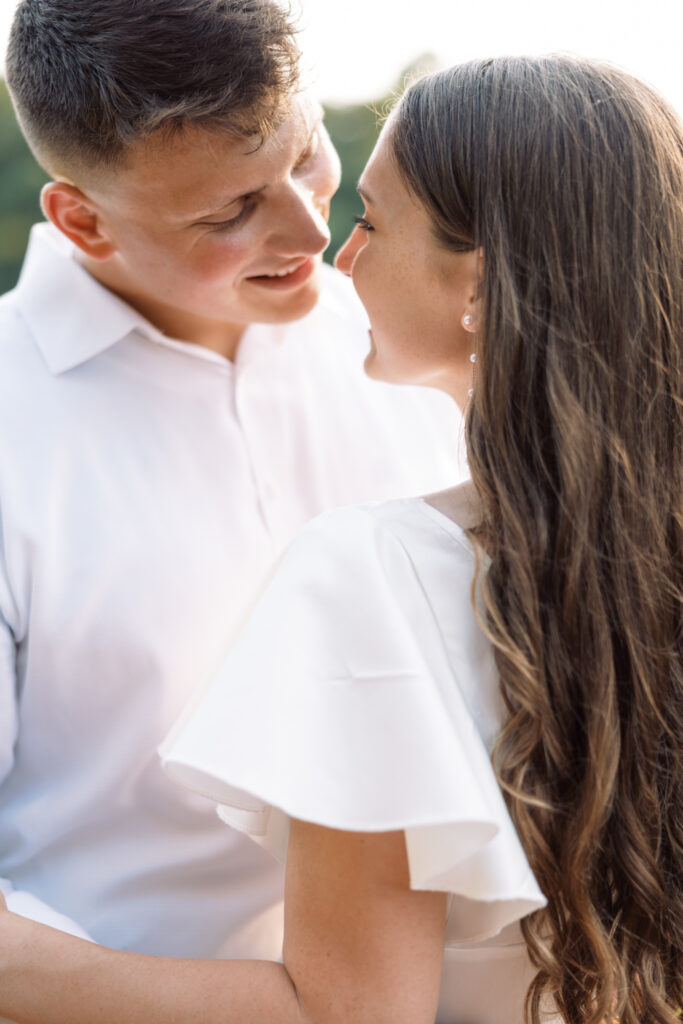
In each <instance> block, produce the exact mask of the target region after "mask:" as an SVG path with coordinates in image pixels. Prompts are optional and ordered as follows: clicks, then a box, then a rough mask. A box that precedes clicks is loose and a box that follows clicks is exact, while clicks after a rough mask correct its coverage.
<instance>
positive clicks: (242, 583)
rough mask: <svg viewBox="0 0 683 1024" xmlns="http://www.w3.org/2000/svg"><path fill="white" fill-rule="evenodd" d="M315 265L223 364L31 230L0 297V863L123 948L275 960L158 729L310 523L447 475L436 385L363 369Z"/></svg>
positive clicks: (26, 897)
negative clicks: (313, 299) (312, 289)
mask: <svg viewBox="0 0 683 1024" xmlns="http://www.w3.org/2000/svg"><path fill="white" fill-rule="evenodd" d="M324 273H325V283H324V288H323V294H322V297H321V300H320V302H319V304H318V306H317V307H316V309H315V310H314V311H313V312H312V313H310V314H309V315H308V316H307V317H305V318H304V319H302V320H300V321H298V322H296V323H293V324H287V325H277V326H272V325H263V324H254V325H252V326H250V327H249V328H248V329H247V330H246V332H245V335H244V338H243V341H242V343H241V345H240V348H239V351H238V355H237V359H236V361H235V363H230V362H228V361H227V360H225V359H223V358H222V357H221V356H219V355H217V354H215V353H213V352H210V351H208V350H206V349H204V348H201V347H199V346H196V345H191V344H187V343H184V342H179V341H173V340H171V339H168V338H166V337H164V336H163V335H162V334H160V333H159V331H157V330H156V329H155V328H154V327H153V326H152V325H150V324H149V323H148V322H146V321H145V320H143V319H142V318H141V317H140V316H139V315H138V314H137V313H136V312H135V311H134V310H133V309H131V308H130V307H129V306H127V305H126V304H125V303H123V302H122V301H120V300H119V299H118V298H116V297H115V296H114V295H112V294H111V293H110V292H109V291H107V290H106V289H105V288H103V287H101V286H100V285H99V284H98V283H97V282H96V281H95V280H94V279H93V278H92V277H91V276H90V275H89V274H88V273H87V272H86V271H85V270H84V269H83V268H81V267H80V266H79V265H78V263H77V262H76V261H75V259H74V250H73V247H72V246H71V245H70V243H69V242H68V241H67V240H66V239H65V238H63V237H62V236H61V235H60V234H59V233H58V232H57V231H56V230H55V229H53V228H52V227H51V226H48V225H39V226H37V227H36V228H34V230H33V234H32V237H31V242H30V246H29V251H28V254H27V258H26V264H25V267H24V270H23V273H22V276H21V279H20V282H19V284H18V286H17V288H16V289H15V290H14V291H13V292H11V293H9V294H8V295H6V296H5V297H4V298H2V299H1V300H0V875H2V876H4V878H5V879H6V881H5V882H4V883H3V888H4V889H5V891H7V892H10V896H9V904H10V907H11V908H13V909H16V910H17V911H19V912H21V911H23V912H25V913H27V914H28V915H32V916H36V917H38V918H42V919H43V920H46V921H48V922H49V923H53V924H55V925H57V926H62V927H66V928H69V927H73V928H74V930H78V929H79V928H80V929H83V930H84V931H85V932H86V933H87V934H89V935H91V936H92V937H93V938H94V939H95V940H97V941H98V942H102V943H106V944H107V945H112V946H116V947H119V948H126V949H132V950H139V951H142V952H152V953H157V954H167V955H174V956H214V955H217V954H218V955H240V956H253V957H259V956H264V957H268V956H277V955H279V941H280V936H279V930H278V928H277V927H275V926H274V924H273V920H274V917H273V913H272V912H271V911H272V908H273V907H276V906H277V904H278V903H279V901H280V899H281V896H282V876H281V871H280V868H279V867H278V866H277V864H276V863H275V861H273V860H271V858H270V857H269V856H268V855H267V854H265V853H263V852H262V851H261V850H259V849H256V848H254V847H253V845H252V844H250V843H249V842H248V841H247V840H245V839H244V838H243V837H242V836H240V835H239V834H237V833H235V832H233V831H232V830H231V829H229V828H228V827H226V825H224V824H223V823H222V822H220V821H219V820H218V818H217V816H216V814H215V811H214V808H213V806H212V805H211V804H210V803H209V802H208V801H205V800H203V799H202V798H201V797H196V796H193V795H192V794H190V793H188V792H186V791H185V790H183V789H181V788H180V787H179V786H176V785H174V784H173V783H172V782H170V781H169V780H168V779H167V778H166V777H165V775H164V774H163V772H162V771H161V768H160V765H159V761H158V757H157V754H156V749H157V747H158V745H159V743H160V742H161V741H162V740H163V738H164V737H165V736H166V734H167V732H168V731H169V729H170V727H171V725H172V724H173V722H174V720H175V718H176V716H177V715H178V714H179V712H180V711H181V710H182V708H183V706H184V705H185V703H186V701H187V700H188V698H189V696H190V694H191V693H192V691H193V689H194V688H195V687H197V686H202V685H203V684H205V683H206V682H207V681H208V680H210V679H211V678H212V676H213V674H214V673H215V671H216V669H217V667H218V666H219V665H220V663H221V660H222V659H223V657H224V656H225V653H226V650H227V648H228V646H229V644H230V641H231V638H232V637H233V636H234V633H235V631H236V629H237V628H238V627H239V625H240V623H241V622H242V621H243V619H244V617H245V614H246V612H247V610H248V608H249V606H250V605H251V604H252V602H253V600H254V598H255V596H256V595H257V593H258V591H259V588H260V586H261V585H262V582H263V580H264V577H265V576H266V575H267V574H268V572H269V570H270V569H271V567H272V565H273V562H274V560H275V559H276V558H277V557H278V555H279V554H280V552H281V551H282V549H283V547H284V546H285V545H286V544H287V543H288V542H289V541H290V540H291V539H292V537H293V536H294V534H295V533H296V532H297V531H298V530H299V529H300V528H301V526H302V525H303V524H304V523H305V522H306V521H307V520H308V519H310V518H311V517H312V516H313V515H315V514H317V513H318V512H320V511H321V510H323V509H325V508H329V507H332V506H336V505H340V504H348V503H352V502H366V501H368V500H370V501H372V500H375V499H377V500H385V499H388V498H392V497H397V496H408V495H411V494H419V493H424V492H429V491H433V490H437V489H440V488H442V487H445V486H448V485H450V484H453V483H455V482H457V480H459V479H461V478H462V477H463V476H464V475H465V468H464V464H463V462H462V459H461V457H460V455H459V452H460V451H461V449H462V421H461V418H460V415H459V413H458V412H457V409H456V407H455V406H454V404H453V403H452V402H451V401H450V399H448V398H447V397H446V396H445V395H441V394H439V393H437V392H433V391H430V390H426V389H418V388H398V387H396V388H394V387H391V386H389V385H385V384H380V383H376V382H373V381H370V380H368V379H367V378H366V377H365V375H364V373H363V369H362V364H363V357H364V353H365V351H366V350H367V321H366V319H365V316H364V314H363V312H362V310H361V308H360V306H359V304H358V303H357V300H356V298H355V296H354V295H353V292H352V290H351V287H350V284H349V282H348V281H347V280H346V279H344V278H343V277H342V276H341V275H340V274H337V273H336V272H334V271H332V270H329V269H328V268H325V270H324ZM264 642H267V638H264ZM282 771H283V772H286V771H287V765H286V763H285V764H283V765H282ZM12 889H13V890H14V891H13V892H12V891H11V890H12ZM59 915H64V916H65V918H66V920H65V919H64V917H60V916H59ZM275 916H277V915H275Z"/></svg>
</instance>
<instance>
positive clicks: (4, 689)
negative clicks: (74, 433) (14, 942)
mask: <svg viewBox="0 0 683 1024" xmlns="http://www.w3.org/2000/svg"><path fill="white" fill-rule="evenodd" d="M16 618H17V615H16V608H15V606H14V602H13V600H12V595H11V588H10V586H9V582H8V574H7V569H6V563H5V554H4V541H3V535H2V520H1V519H0V787H2V785H3V784H4V782H5V780H6V779H7V777H8V776H9V774H10V773H11V771H12V768H13V766H14V756H15V754H14V752H15V748H16V743H17V739H18V734H19V710H18V682H17V644H16V639H15V634H14V630H13V629H12V626H11V625H10V622H11V621H12V620H16ZM1 869H2V862H1V861H0V870H1ZM0 891H1V892H2V894H3V896H4V897H5V900H6V902H7V906H8V908H9V910H11V911H12V912H13V913H15V914H19V915H20V916H21V917H28V918H30V919H31V920H32V921H39V922H40V923H42V924H48V925H50V926H51V927H52V928H58V929H59V930H60V931H63V932H69V933H70V934H71V935H77V936H78V937H79V938H82V939H89V938H90V936H89V935H88V934H87V933H86V932H85V931H84V930H83V929H82V928H81V927H80V925H78V924H77V923H76V922H75V921H72V920H71V919H70V918H68V917H65V915H64V914H60V913H59V911H57V910H54V909H53V908H52V907H49V906H48V905H47V904H46V903H43V901H42V900H40V899H39V898H38V897H37V896H35V895H34V894H33V893H30V892H25V891H22V890H17V889H15V888H14V886H13V884H12V880H11V879H10V878H4V877H0Z"/></svg>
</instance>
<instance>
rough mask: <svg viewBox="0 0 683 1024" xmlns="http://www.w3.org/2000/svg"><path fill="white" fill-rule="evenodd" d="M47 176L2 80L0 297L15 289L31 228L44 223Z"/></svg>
mask: <svg viewBox="0 0 683 1024" xmlns="http://www.w3.org/2000/svg"><path fill="white" fill-rule="evenodd" d="M46 181H47V176H46V174H45V172H44V171H43V170H41V168H40V167H39V166H38V164H37V163H36V161H35V160H34V159H33V156H32V154H31V151H30V150H29V148H28V146H27V145H26V143H25V142H24V138H23V136H22V134H21V132H20V131H19V127H18V125H17V122H16V119H15V117H14V111H13V110H12V104H11V101H10V98H9V95H8V93H7V89H6V87H5V83H4V82H3V81H2V80H0V295H1V294H2V293H3V292H6V291H7V290H8V289H9V288H13V287H14V285H15V283H16V280H17V277H18V276H19V269H20V267H21V261H22V260H23V258H24V250H25V249H26V241H27V239H28V232H29V228H30V227H31V224H34V223H35V222H36V221H37V220H40V219H41V217H42V214H41V212H40V203H39V197H40V189H41V187H42V185H44V183H45V182H46Z"/></svg>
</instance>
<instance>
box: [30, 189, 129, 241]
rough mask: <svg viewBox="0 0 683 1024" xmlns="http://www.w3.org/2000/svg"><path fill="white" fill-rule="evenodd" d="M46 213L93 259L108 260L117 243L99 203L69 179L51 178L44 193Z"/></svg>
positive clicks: (43, 200) (42, 204) (43, 202)
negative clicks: (106, 228)
mask: <svg viewBox="0 0 683 1024" xmlns="http://www.w3.org/2000/svg"><path fill="white" fill-rule="evenodd" d="M40 203H41V206H42V208H43V213H44V214H45V216H46V217H47V219H48V220H50V221H52V223H53V224H54V226H55V227H56V228H58V229H59V231H61V232H62V234H63V235H66V237H67V238H69V239H71V241H72V242H73V243H74V245H77V246H78V248H79V249H80V250H81V251H82V252H84V253H85V254H86V256H89V257H90V258H91V259H93V260H108V259H109V258H110V257H111V256H113V255H114V252H115V251H116V250H115V247H114V246H113V245H112V242H111V240H110V239H109V236H108V235H107V234H106V232H104V231H103V229H102V223H101V218H100V216H99V212H98V209H97V206H96V204H95V203H94V202H93V201H92V199H88V197H87V196H86V195H85V193H84V192H81V190H80V188H77V187H76V186H75V185H72V184H70V183H69V182H66V181H50V182H48V184H47V185H45V186H44V188H43V190H42V192H41V194H40Z"/></svg>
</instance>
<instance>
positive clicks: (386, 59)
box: [0, 0, 683, 113]
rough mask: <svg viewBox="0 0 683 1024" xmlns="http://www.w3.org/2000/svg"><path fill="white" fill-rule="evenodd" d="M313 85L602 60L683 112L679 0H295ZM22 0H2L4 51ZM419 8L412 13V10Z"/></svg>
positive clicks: (347, 87) (355, 88)
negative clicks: (577, 58) (506, 62)
mask: <svg viewBox="0 0 683 1024" xmlns="http://www.w3.org/2000/svg"><path fill="white" fill-rule="evenodd" d="M294 2H295V5H296V6H298V7H300V8H301V10H302V12H303V17H302V22H303V25H304V30H303V32H302V36H301V42H302V46H303V49H304V53H305V56H306V62H307V64H308V65H310V66H312V67H314V68H315V69H316V71H315V77H316V80H317V83H316V91H317V92H318V94H319V96H320V97H321V99H324V100H327V101H332V102H336V103H348V102H363V101H366V100H372V99H374V98H377V97H379V96H381V95H383V94H384V93H386V92H387V90H388V89H389V88H390V87H391V86H392V85H393V84H394V83H395V80H396V78H397V76H398V75H399V73H400V72H401V70H402V69H403V68H404V67H406V65H408V64H410V63H411V62H412V61H413V60H414V59H415V58H416V57H418V56H420V55H421V54H424V53H426V52H431V53H434V54H435V55H436V56H437V58H438V59H439V61H440V63H442V64H454V63H456V62H457V61H460V60H467V59H469V58H471V57H486V56H495V55H497V54H504V53H511V54H512V53H533V54H538V53H548V52H551V51H564V52H571V53H579V54H582V55H584V56H588V57H601V58H603V59H605V60H610V61H613V62H615V63H617V64H621V65H622V66H623V67H625V68H627V69H628V70H630V71H632V72H634V73H635V74H637V75H639V76H640V77H641V78H644V79H645V80H646V81H649V82H651V83H652V84H653V85H654V86H656V87H657V88H658V89H659V90H660V92H662V93H663V94H664V95H665V96H666V97H667V99H668V100H669V101H670V102H671V103H673V104H674V106H676V107H677V108H678V110H679V112H681V113H683V57H682V56H681V54H682V53H683V4H682V3H681V0H638V2H635V0H563V2H558V0H467V2H462V0H412V3H411V0H294ZM14 6H15V0H0V53H2V54H3V55H4V52H5V46H6V38H7V32H8V30H9V23H10V21H11V18H12V12H13V10H14ZM411 8H412V11H411Z"/></svg>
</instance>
